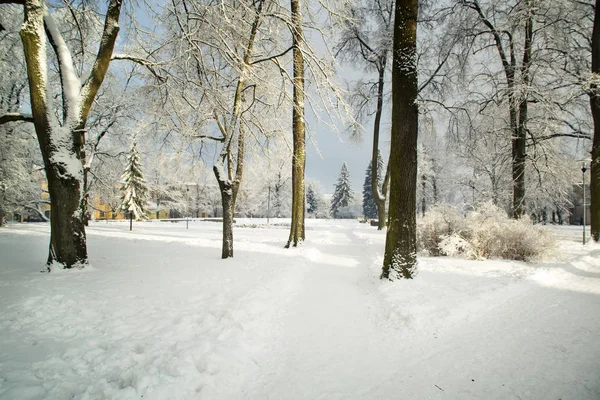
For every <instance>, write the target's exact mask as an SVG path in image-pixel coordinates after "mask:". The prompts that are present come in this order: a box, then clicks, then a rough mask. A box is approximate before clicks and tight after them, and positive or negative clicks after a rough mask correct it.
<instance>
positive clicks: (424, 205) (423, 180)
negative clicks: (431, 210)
mask: <svg viewBox="0 0 600 400" xmlns="http://www.w3.org/2000/svg"><path fill="white" fill-rule="evenodd" d="M421 189H422V192H421V217H425V211H427V201H426V200H425V194H426V192H427V175H425V174H423V176H422V177H421Z"/></svg>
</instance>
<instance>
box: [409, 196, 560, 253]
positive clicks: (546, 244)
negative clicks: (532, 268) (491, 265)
mask: <svg viewBox="0 0 600 400" xmlns="http://www.w3.org/2000/svg"><path fill="white" fill-rule="evenodd" d="M417 248H418V249H419V251H422V252H424V253H426V254H428V255H431V256H453V257H456V256H461V257H465V258H469V259H473V260H485V259H489V258H503V259H507V260H518V261H535V260H540V259H542V258H543V257H544V256H548V255H549V253H551V252H552V249H554V248H555V246H554V237H553V236H552V233H551V232H549V231H548V230H547V229H545V228H544V227H542V226H537V225H533V224H532V223H531V221H530V220H529V218H527V217H524V218H521V219H519V220H514V219H512V218H509V217H508V215H507V214H506V212H505V211H504V210H502V209H500V208H498V207H496V206H494V205H493V204H491V203H484V204H481V205H480V206H479V207H478V208H477V209H476V210H475V211H473V212H470V213H469V214H467V215H466V216H463V215H461V213H459V211H458V210H457V209H456V208H455V207H451V206H440V207H435V208H433V209H432V210H430V211H429V212H428V213H427V215H426V216H425V217H424V218H421V219H418V220H417Z"/></svg>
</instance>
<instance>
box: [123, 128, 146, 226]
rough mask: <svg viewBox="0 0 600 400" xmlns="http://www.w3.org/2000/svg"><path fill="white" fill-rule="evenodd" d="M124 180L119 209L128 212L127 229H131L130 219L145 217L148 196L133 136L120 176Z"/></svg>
mask: <svg viewBox="0 0 600 400" xmlns="http://www.w3.org/2000/svg"><path fill="white" fill-rule="evenodd" d="M121 179H123V181H124V182H125V183H124V185H123V188H122V190H123V197H122V201H121V209H122V210H124V211H126V212H128V213H129V220H130V224H129V230H131V229H132V225H131V221H133V219H134V218H135V219H136V220H140V219H146V200H147V197H148V186H147V185H146V180H145V179H144V173H143V172H142V165H141V162H140V153H139V152H138V150H137V140H136V139H135V138H134V139H133V142H132V144H131V149H130V150H129V155H128V156H127V167H126V168H125V171H124V172H123V175H122V177H121Z"/></svg>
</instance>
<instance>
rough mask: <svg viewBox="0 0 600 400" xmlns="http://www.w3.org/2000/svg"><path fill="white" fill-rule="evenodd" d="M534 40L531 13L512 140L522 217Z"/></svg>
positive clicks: (516, 201)
mask: <svg viewBox="0 0 600 400" xmlns="http://www.w3.org/2000/svg"><path fill="white" fill-rule="evenodd" d="M532 40H533V17H532V15H531V13H530V14H529V16H528V18H527V21H526V22H525V44H524V47H523V62H522V64H521V85H522V87H523V88H524V93H523V94H522V95H521V98H520V99H519V111H518V112H519V118H518V127H517V131H516V133H517V135H516V137H514V138H513V141H512V149H513V150H512V152H513V218H516V219H518V218H521V217H522V216H523V214H525V161H526V158H527V153H526V150H525V141H526V139H527V118H528V104H529V99H528V93H527V90H528V88H529V85H530V83H531V75H530V73H529V69H530V67H531V44H532Z"/></svg>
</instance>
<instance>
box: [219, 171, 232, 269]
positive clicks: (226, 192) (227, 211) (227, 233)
mask: <svg viewBox="0 0 600 400" xmlns="http://www.w3.org/2000/svg"><path fill="white" fill-rule="evenodd" d="M219 189H220V191H221V204H222V206H223V245H222V246H221V258H223V259H225V258H229V257H233V188H232V187H231V185H228V184H226V183H225V182H222V181H219Z"/></svg>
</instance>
